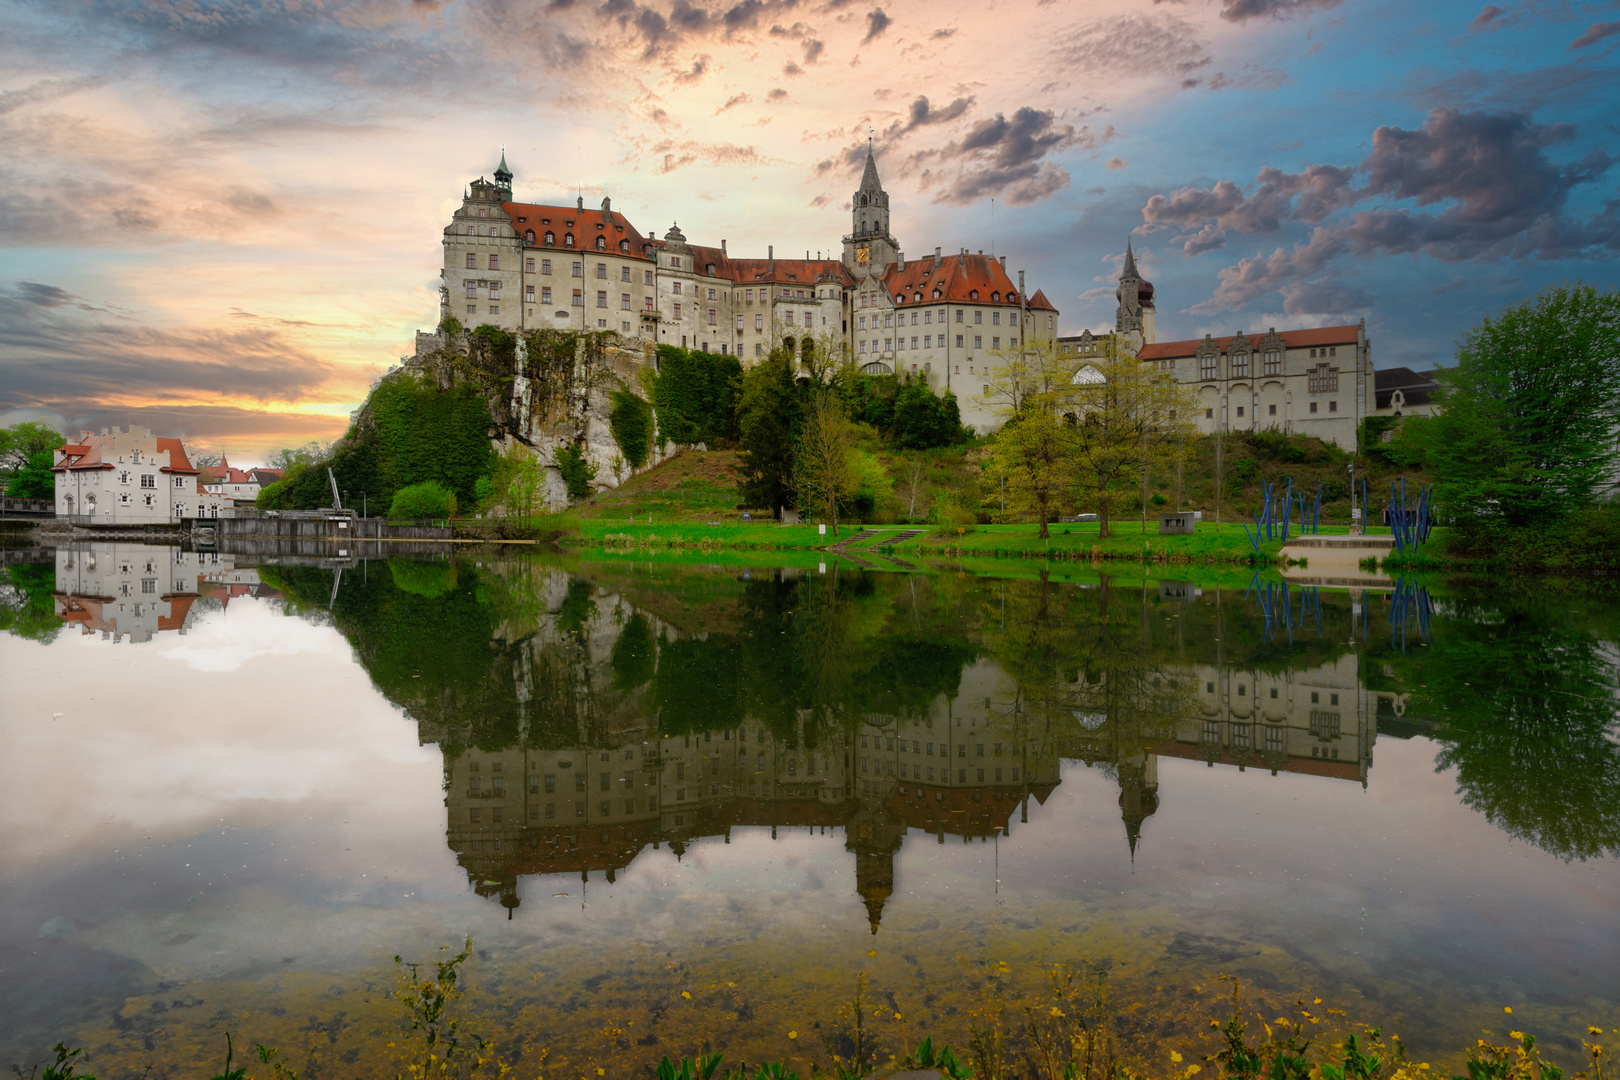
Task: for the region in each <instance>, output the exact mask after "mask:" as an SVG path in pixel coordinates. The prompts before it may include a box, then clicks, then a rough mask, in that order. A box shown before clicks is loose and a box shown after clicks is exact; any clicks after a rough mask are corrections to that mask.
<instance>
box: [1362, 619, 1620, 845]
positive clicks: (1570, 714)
mask: <svg viewBox="0 0 1620 1080" xmlns="http://www.w3.org/2000/svg"><path fill="white" fill-rule="evenodd" d="M1450 607H1451V611H1450V616H1451V617H1448V618H1446V619H1445V620H1444V622H1443V624H1441V625H1440V626H1439V628H1438V629H1437V630H1436V632H1435V633H1434V637H1433V642H1432V644H1431V645H1430V647H1429V648H1426V649H1423V650H1421V652H1422V653H1423V654H1424V655H1422V656H1421V657H1417V656H1413V655H1412V654H1411V653H1407V654H1404V655H1403V654H1401V653H1399V652H1395V653H1391V654H1390V655H1389V656H1388V661H1389V665H1390V667H1391V669H1393V670H1395V671H1396V672H1398V673H1399V674H1400V675H1401V676H1403V677H1404V678H1405V679H1406V681H1407V683H1408V685H1410V686H1418V687H1421V685H1422V684H1424V683H1426V684H1427V688H1426V689H1421V688H1420V689H1417V690H1415V691H1414V692H1413V706H1412V707H1416V708H1418V709H1422V708H1423V706H1424V705H1427V706H1429V707H1430V708H1431V709H1432V711H1433V712H1434V713H1436V714H1438V715H1439V716H1442V717H1443V718H1444V722H1443V724H1442V726H1441V728H1440V730H1439V732H1438V738H1439V739H1440V741H1441V742H1442V743H1443V744H1444V747H1445V748H1444V749H1443V750H1442V751H1441V753H1440V755H1439V757H1438V758H1437V759H1436V764H1437V766H1438V767H1439V768H1442V769H1447V768H1455V769H1456V770H1457V785H1458V788H1459V791H1460V793H1461V795H1462V799H1463V802H1464V803H1465V804H1466V805H1468V806H1470V807H1472V808H1474V809H1475V810H1478V811H1479V812H1480V813H1482V814H1484V815H1485V817H1486V819H1487V820H1488V821H1490V822H1491V823H1492V824H1493V825H1495V826H1497V827H1498V828H1500V829H1502V830H1504V831H1505V832H1508V833H1509V834H1511V835H1513V836H1516V837H1519V838H1520V839H1523V840H1527V841H1529V842H1530V843H1533V844H1535V845H1536V846H1538V847H1540V848H1542V849H1544V850H1546V851H1548V852H1551V853H1552V854H1554V855H1558V856H1560V857H1562V858H1565V859H1572V858H1573V859H1587V858H1593V857H1598V856H1602V855H1605V854H1614V853H1616V852H1620V721H1617V719H1616V715H1617V710H1616V695H1615V686H1616V683H1617V681H1620V679H1617V676H1620V665H1617V664H1616V660H1615V654H1614V643H1613V639H1612V637H1611V636H1609V635H1608V634H1607V632H1606V630H1605V628H1603V627H1600V626H1597V625H1593V624H1589V623H1586V622H1584V621H1583V620H1582V619H1581V618H1580V617H1579V616H1578V615H1577V613H1576V612H1572V611H1571V610H1570V604H1569V603H1568V601H1567V598H1566V597H1564V596H1562V595H1558V594H1556V593H1547V592H1543V593H1539V594H1537V595H1535V596H1526V595H1524V594H1522V593H1502V594H1496V595H1492V596H1491V597H1490V598H1489V599H1486V598H1483V597H1476V596H1471V595H1464V596H1461V597H1457V598H1452V599H1451V600H1450Z"/></svg>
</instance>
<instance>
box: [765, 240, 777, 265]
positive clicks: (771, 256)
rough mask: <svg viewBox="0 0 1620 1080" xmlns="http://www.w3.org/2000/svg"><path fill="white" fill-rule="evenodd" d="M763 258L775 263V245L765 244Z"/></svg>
mask: <svg viewBox="0 0 1620 1080" xmlns="http://www.w3.org/2000/svg"><path fill="white" fill-rule="evenodd" d="M765 258H766V259H768V260H770V261H771V262H775V261H776V245H775V244H767V245H765Z"/></svg>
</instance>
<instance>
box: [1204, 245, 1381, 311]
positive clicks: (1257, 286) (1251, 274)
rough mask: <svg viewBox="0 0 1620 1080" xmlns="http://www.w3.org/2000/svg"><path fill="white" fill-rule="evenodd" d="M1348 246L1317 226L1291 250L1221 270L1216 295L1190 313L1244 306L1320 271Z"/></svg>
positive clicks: (1256, 258)
mask: <svg viewBox="0 0 1620 1080" xmlns="http://www.w3.org/2000/svg"><path fill="white" fill-rule="evenodd" d="M1349 248H1350V245H1349V243H1348V242H1347V241H1346V240H1345V239H1344V238H1342V237H1340V236H1338V235H1337V234H1336V233H1334V232H1333V231H1332V230H1329V229H1326V228H1321V227H1318V228H1316V229H1314V230H1313V231H1312V233H1311V238H1310V240H1309V242H1307V243H1305V244H1300V245H1296V246H1295V247H1293V248H1281V247H1279V248H1277V249H1275V250H1274V251H1272V253H1271V254H1270V255H1256V256H1254V257H1252V258H1248V259H1240V260H1239V261H1238V264H1237V265H1236V266H1228V267H1223V268H1222V269H1221V270H1220V272H1219V273H1218V274H1217V280H1218V282H1219V283H1218V284H1217V285H1216V287H1215V293H1214V295H1213V296H1211V297H1210V298H1209V299H1208V300H1205V301H1204V302H1203V303H1200V304H1194V305H1193V306H1192V308H1190V309H1189V310H1190V311H1191V312H1192V313H1193V314H1195V315H1212V314H1215V313H1217V312H1221V311H1229V310H1232V309H1234V308H1240V307H1243V306H1244V305H1245V304H1247V303H1249V302H1250V301H1251V300H1257V299H1259V298H1260V297H1262V296H1265V295H1266V294H1267V293H1271V292H1275V291H1276V290H1278V289H1281V288H1283V287H1285V286H1292V285H1294V284H1296V283H1297V282H1299V281H1300V280H1301V279H1302V278H1305V277H1307V276H1309V275H1311V274H1315V273H1317V272H1319V271H1321V270H1322V269H1323V268H1325V267H1326V266H1327V264H1328V263H1329V262H1330V261H1331V260H1332V259H1334V258H1335V257H1337V256H1338V255H1340V254H1342V253H1344V252H1346V251H1348V250H1349Z"/></svg>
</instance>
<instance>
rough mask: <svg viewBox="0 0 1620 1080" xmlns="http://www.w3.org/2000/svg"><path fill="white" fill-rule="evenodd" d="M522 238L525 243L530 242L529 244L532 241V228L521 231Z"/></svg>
mask: <svg viewBox="0 0 1620 1080" xmlns="http://www.w3.org/2000/svg"><path fill="white" fill-rule="evenodd" d="M523 239H524V241H525V242H526V243H530V244H532V243H534V230H533V229H527V230H525V231H524V233H523Z"/></svg>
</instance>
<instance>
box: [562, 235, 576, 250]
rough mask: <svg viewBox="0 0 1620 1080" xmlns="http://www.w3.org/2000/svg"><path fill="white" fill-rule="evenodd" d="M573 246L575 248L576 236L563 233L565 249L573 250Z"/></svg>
mask: <svg viewBox="0 0 1620 1080" xmlns="http://www.w3.org/2000/svg"><path fill="white" fill-rule="evenodd" d="M573 246H574V234H573V233H563V247H565V248H571V247H573Z"/></svg>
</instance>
